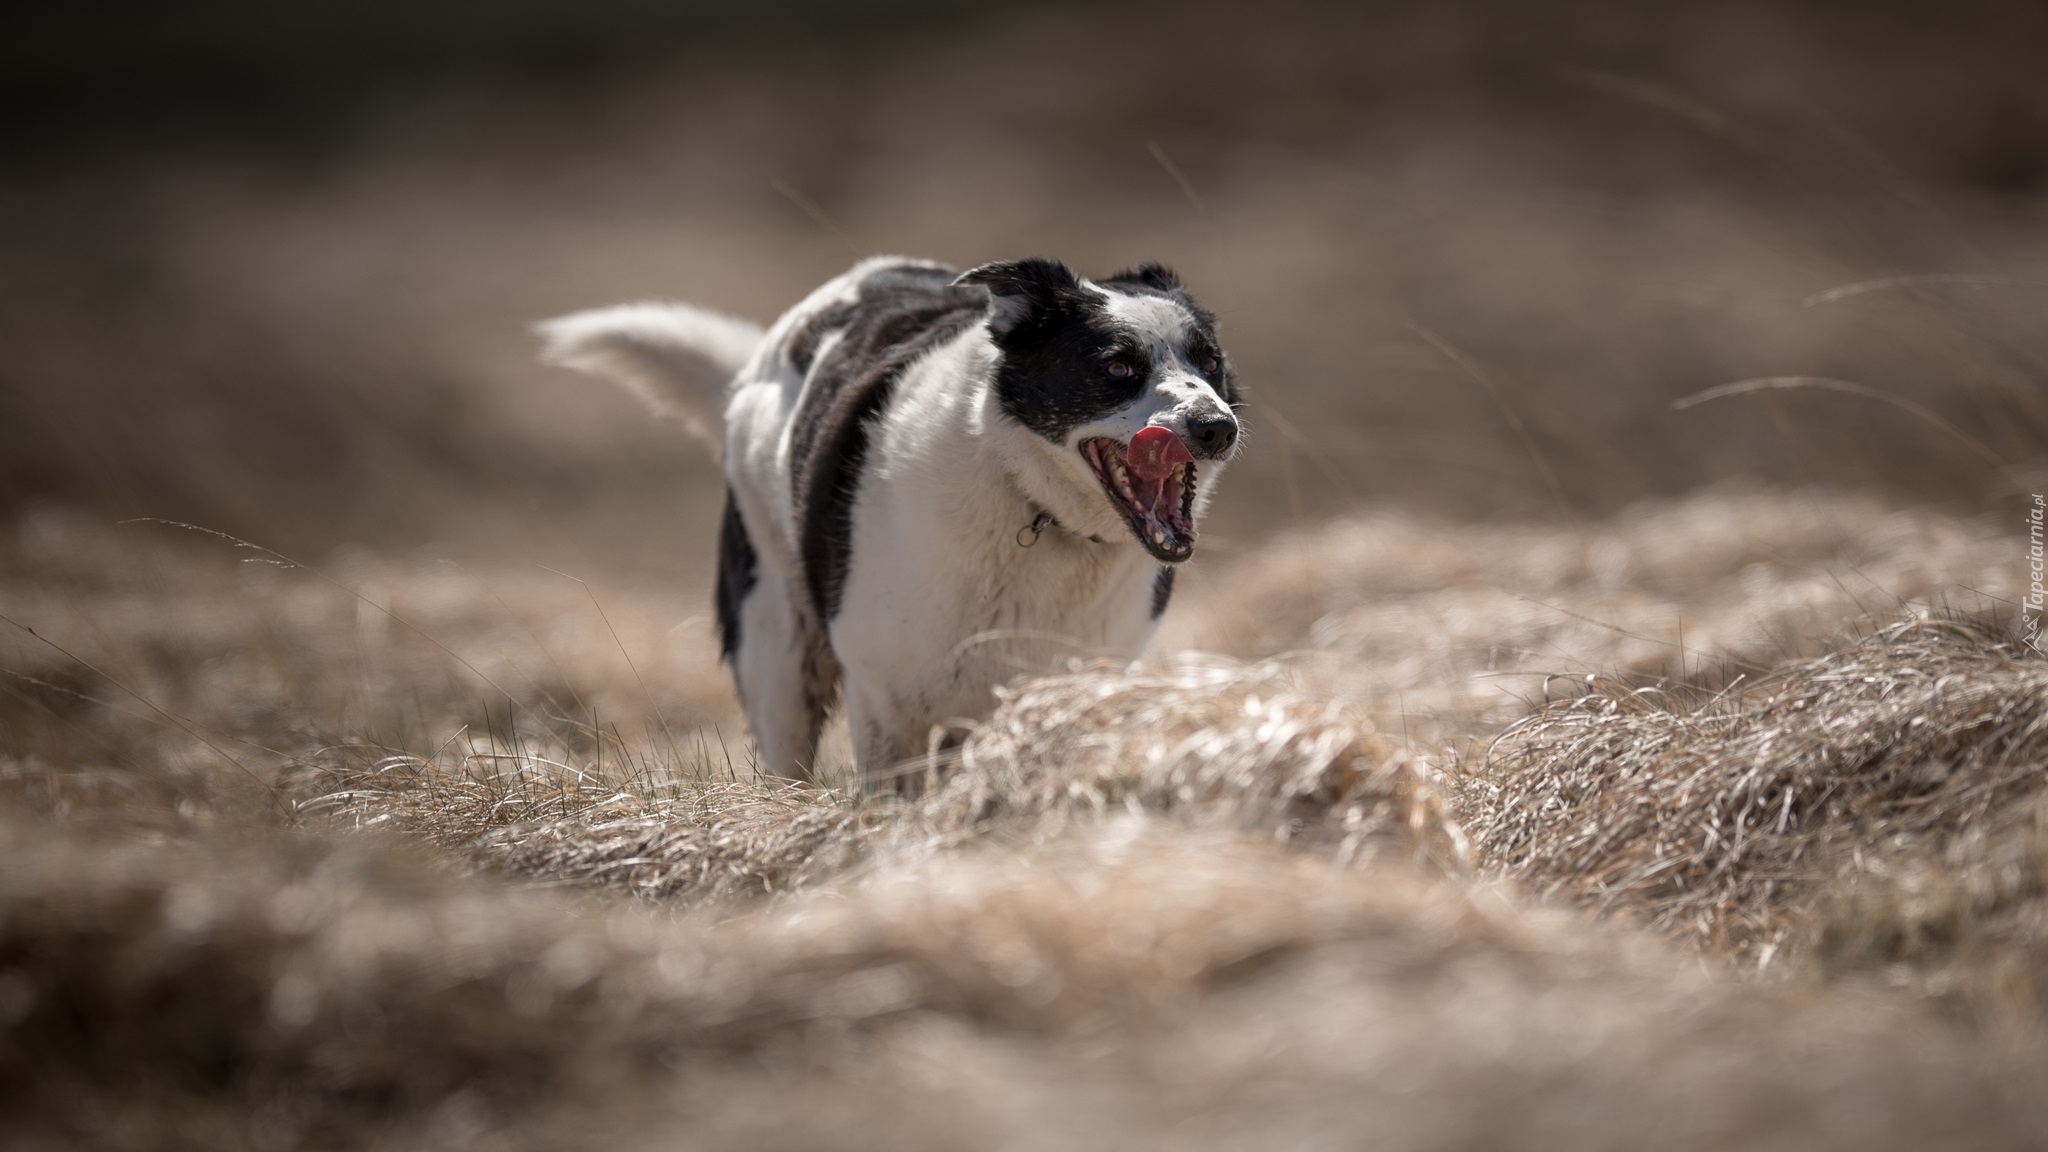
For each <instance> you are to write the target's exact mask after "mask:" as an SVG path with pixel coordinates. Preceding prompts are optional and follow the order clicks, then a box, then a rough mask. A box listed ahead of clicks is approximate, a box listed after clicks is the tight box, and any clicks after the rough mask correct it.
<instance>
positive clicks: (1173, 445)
mask: <svg viewBox="0 0 2048 1152" xmlns="http://www.w3.org/2000/svg"><path fill="white" fill-rule="evenodd" d="M959 282H960V283H962V284H979V285H983V286H985V287H986V288H987V289H988V291H989V297H990V298H989V318H988V331H989V337H990V339H991V340H992V341H993V342H994V344H995V347H996V351H997V354H998V359H997V366H996V378H995V387H996V398H997V400H998V402H999V404H1000V406H1001V409H1002V413H1003V416H1004V417H1005V418H1006V419H1003V420H1000V421H998V423H999V424H1001V425H1002V426H1001V427H999V428H991V429H987V430H985V431H986V432H987V433H988V434H989V435H990V437H991V439H992V440H993V441H994V447H995V449H996V451H997V452H999V453H1000V454H1001V455H1002V457H1003V461H1004V465H1005V467H1006V468H1007V469H1008V470H1009V471H1010V473H1011V475H1012V476H1014V477H1015V478H1016V479H1017V481H1018V483H1019V484H1021V485H1022V486H1023V487H1024V489H1025V493H1026V495H1028V496H1029V497H1030V498H1031V499H1033V500H1034V501H1036V502H1037V503H1038V504H1039V505H1040V506H1041V507H1043V508H1044V509H1045V510H1046V511H1047V512H1050V513H1051V514H1052V515H1053V516H1054V517H1055V518H1056V519H1057V520H1059V522H1060V523H1061V524H1063V525H1065V526H1066V527H1068V528H1070V529H1072V530H1073V531H1076V532H1079V533H1081V534H1082V535H1084V536H1096V537H1099V538H1101V539H1105V540H1108V539H1115V538H1117V537H1118V536H1120V535H1121V534H1122V533H1124V532H1127V531H1128V532H1130V533H1131V534H1132V535H1134V536H1136V537H1137V540H1138V543H1139V544H1140V545H1142V546H1143V547H1144V548H1145V550H1146V551H1148V552H1150V553H1151V554H1152V555H1153V557H1154V558H1156V559H1158V560H1161V561H1163V562H1166V563H1178V562H1180V561H1182V560H1186V559H1187V558H1188V557H1189V556H1191V555H1193V554H1194V550H1195V520H1196V519H1197V517H1198V516H1199V515H1200V513H1201V511H1202V509H1203V508H1204V507H1206V506H1207V504H1208V500H1209V494H1210V491H1211V486H1213V485H1214V483H1215V481H1216V478H1217V476H1219V475H1220V474H1221V473H1222V470H1223V466H1224V465H1225V464H1226V463H1228V462H1229V461H1230V459H1231V457H1232V456H1233V455H1234V454H1235V453H1236V451H1237V441H1238V423H1237V409H1238V406H1239V401H1238V393H1237V384H1236V381H1235V379H1234V378H1233V376H1232V375H1231V371H1230V361H1229V360H1228V359H1226V358H1225V357H1224V355H1223V348H1222V346H1221V345H1220V344H1218V343H1217V342H1216V317H1215V316H1213V315H1211V314H1210V313H1209V311H1208V310H1207V309H1204V308H1203V307H1202V306H1201V305H1200V304H1197V303H1196V302H1195V299H1194V297H1192V296H1190V295H1189V294H1188V291H1187V289H1185V288H1183V287H1182V286H1181V283H1180V280H1179V279H1178V278H1177V277H1175V276H1174V274H1173V273H1172V272H1170V271H1168V270H1167V269H1165V268H1162V267H1160V266H1159V265H1157V264H1141V265H1139V266H1138V267H1136V268H1133V269H1131V270H1129V271H1126V272H1119V273H1117V274H1116V275H1114V276H1110V277H1107V278H1105V279H1103V280H1099V281H1092V280H1087V279H1083V278H1082V277H1079V276H1076V275H1075V274H1074V273H1073V272H1072V271H1071V270H1069V269H1068V268H1067V266H1066V265H1064V264H1061V263H1059V262H1058V261H1055V260H1038V259H1033V260H1006V261H1003V262H1000V263H996V264H985V265H983V266H981V267H979V268H976V269H974V270H973V271H971V272H968V273H967V274H965V275H963V276H961V277H960V280H959Z"/></svg>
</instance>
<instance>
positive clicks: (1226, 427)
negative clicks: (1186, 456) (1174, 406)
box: [1188, 412, 1237, 460]
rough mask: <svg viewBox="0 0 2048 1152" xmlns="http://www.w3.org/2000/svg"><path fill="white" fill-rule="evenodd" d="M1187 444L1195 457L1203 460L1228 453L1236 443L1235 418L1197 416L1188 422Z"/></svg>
mask: <svg viewBox="0 0 2048 1152" xmlns="http://www.w3.org/2000/svg"><path fill="white" fill-rule="evenodd" d="M1188 443H1189V445H1190V446H1192V447H1193V448H1194V450H1195V455H1196V456H1198V457H1200V458H1202V459H1204V460H1214V459H1216V458H1217V457H1219V456H1222V455H1224V454H1226V453H1228V452H1229V451H1230V446H1231V445H1233V444H1235V443H1237V417H1235V416H1232V415H1230V414H1229V413H1227V412H1226V413H1223V414H1221V415H1216V416H1197V417H1195V418H1193V419H1192V420H1189V421H1188Z"/></svg>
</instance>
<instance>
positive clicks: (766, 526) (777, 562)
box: [541, 257, 1239, 786]
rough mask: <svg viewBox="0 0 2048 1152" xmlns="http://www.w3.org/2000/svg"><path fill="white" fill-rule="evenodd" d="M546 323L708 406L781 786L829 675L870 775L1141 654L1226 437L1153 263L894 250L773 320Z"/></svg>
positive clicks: (562, 340)
mask: <svg viewBox="0 0 2048 1152" xmlns="http://www.w3.org/2000/svg"><path fill="white" fill-rule="evenodd" d="M541 332H542V334H543V336H544V337H545V339H546V342H547V347H546V358H547V359H548V360H549V361H550V362H552V363H556V364H562V365H566V366H569V367H572V368H576V369H579V370H582V371H585V372H590V373H593V374H595V375H599V376H604V377H608V378H611V379H615V380H618V381H619V382H621V383H624V384H626V385H628V386H629V387H631V388H633V389H634V390H635V391H637V392H639V393H640V394H641V395H642V396H643V397H644V398H646V399H647V400H649V401H650V402H651V403H653V404H654V405H655V406H656V407H658V408H661V409H663V410H665V411H668V412H669V413H671V414H673V415H676V416H679V417H681V418H682V419H683V420H684V421H685V422H687V423H689V424H691V425H693V426H694V427H695V428H696V429H697V430H699V431H700V432H703V433H705V434H706V435H707V437H710V436H711V435H712V431H713V426H714V424H715V422H716V420H717V418H718V417H717V414H718V413H720V412H723V414H724V426H725V474H726V481H727V485H728V494H727V501H726V508H725V522H724V527H723V530H722V531H721V534H720V537H719V561H718V596H717V599H718V621H719V627H720V629H721V631H722V633H723V636H722V639H723V645H724V652H725V658H726V660H727V662H728V663H729V664H730V665H731V667H732V671H733V676H734V679H735V680H736V681H737V683H738V685H739V693H740V699H741V701H742V703H743V704H744V705H745V706H746V710H747V719H748V722H749V723H750V725H751V726H752V728H753V730H754V737H755V739H756V741H757V742H758V743H759V745H760V755H761V763H762V765H763V767H765V768H766V769H768V770H770V771H773V772H777V773H780V774H783V775H789V776H802V775H804V774H805V773H806V772H807V770H808V768H809V766H810V763H811V759H812V757H813V755H814V754H815V751H816V747H817V742H818V734H819V730H820V728H821V726H822V725H823V723H824V720H825V714H826V711H827V710H828V709H829V708H830V707H831V705H832V703H833V699H834V697H835V696H837V695H838V694H839V691H840V682H841V681H842V680H843V681H844V692H845V699H846V712H847V720H848V723H849V725H850V728H851V731H852V735H853V740H854V746H855V751H856V754H857V757H858V759H859V763H860V769H861V773H862V777H863V780H864V782H865V783H866V784H868V785H869V786H874V785H875V784H877V783H880V782H883V781H886V780H887V779H888V778H889V777H890V775H891V769H892V768H894V767H895V766H897V765H899V764H901V763H903V762H905V761H907V760H909V759H911V758H912V757H915V756H918V755H920V754H923V753H925V752H926V751H927V750H928V749H929V748H930V747H931V742H932V740H933V739H934V735H933V734H934V732H935V730H938V729H939V728H941V727H947V728H950V727H955V726H957V725H958V724H959V723H961V722H964V721H972V720H975V719H979V718H982V717H984V716H986V715H987V714H988V712H989V710H990V708H991V707H992V705H993V703H994V701H993V696H992V689H993V688H994V687H995V686H996V685H998V684H1000V683H1002V682H1003V681H1005V680H1007V679H1010V678H1011V677H1013V676H1015V675H1017V674H1018V673H1019V672H1024V671H1030V670H1043V669H1047V668H1049V667H1051V666H1052V665H1053V664H1054V663H1055V661H1056V660H1057V659H1058V658H1059V657H1061V656H1068V655H1076V654H1079V655H1088V656H1112V657H1117V658H1122V659H1130V658H1134V657H1136V656H1137V654H1138V653H1139V652H1140V651H1141V650H1142V649H1143V648H1144V646H1145V644H1146V643H1147V641H1149V640H1150V639H1151V637H1152V634H1153V632H1154V631H1155V630H1156V629H1157V627H1158V622H1159V617H1160V614H1161V613H1162V612H1164V611H1165V609H1166V603H1167V599H1168V597H1169V596H1170V595H1171V594H1172V591H1173V575H1174V567H1173V566H1174V565H1176V564H1179V563H1180V562H1181V561H1183V560H1186V559H1187V558H1188V557H1189V556H1191V555H1192V554H1193V553H1194V547H1195V522H1196V521H1197V520H1198V519H1199V518H1200V516H1201V513H1202V511H1203V509H1204V507H1205V506H1206V505H1207V503H1208V500H1209V496H1210V494H1211V492H1212V491H1213V485H1214V484H1215V482H1216V478H1217V476H1218V475H1219V474H1220V473H1221V472H1222V470H1223V466H1224V464H1225V463H1227V462H1228V461H1229V460H1230V459H1231V457H1232V455H1233V454H1234V452H1235V450H1236V445H1237V441H1238V422H1237V416H1236V410H1237V408H1238V407H1239V401H1238V392H1237V386H1236V383H1235V381H1234V380H1233V379H1232V375H1231V370H1230V363H1229V361H1228V360H1227V359H1226V358H1225V357H1224V355H1223V349H1222V347H1221V346H1220V345H1218V344H1217V342H1216V320H1215V317H1214V316H1213V315H1211V314H1210V313H1209V312H1208V311H1206V310H1205V309H1203V308H1202V306H1201V305H1199V304H1197V303H1196V302H1195V300H1194V298H1193V297H1191V296H1190V295H1189V294H1188V292H1187V290H1186V289H1185V288H1183V287H1182V286H1181V283H1180V281H1179V280H1178V279H1177V278H1176V277H1175V276H1174V274H1173V273H1172V272H1170V271H1168V270H1166V269H1165V268H1162V267H1160V266H1158V265H1156V264H1145V265H1141V266H1139V267H1137V268H1134V269H1132V270H1130V271H1127V272H1120V273H1118V274H1116V275H1114V276H1110V277H1107V278H1105V279H1102V280H1088V279H1085V278H1082V277H1080V276H1077V275H1075V274H1074V273H1073V272H1072V271H1070V270H1069V269H1068V268H1067V267H1066V266H1065V265H1064V264H1061V263H1058V262H1057V261H1053V260H1042V259H1033V260H1018V261H1004V262H1001V263H996V264H988V265H984V266H982V267H980V268H976V269H973V270H972V271H969V272H967V273H965V274H964V275H963V274H961V273H960V272H959V271H958V270H956V269H952V268H947V267H945V266H943V265H939V264H934V263H930V262H927V261H921V260H906V259H900V258H893V257H884V258H876V259H871V260H866V261H863V262H861V263H860V264H857V265H855V266H854V267H853V268H852V269H851V270H850V271H848V272H847V273H845V274H844V275H842V276H840V277H838V278H837V279H834V280H832V281H831V282H829V283H827V284H825V285H824V286H823V287H821V288H819V289H818V290H817V291H815V292H813V293H811V295H810V296H809V298H807V299H805V300H804V301H803V303H801V304H798V305H797V306H796V307H795V308H792V309H791V310H790V311H789V312H787V313H785V314H784V315H783V317H782V318H781V319H780V320H778V321H776V323H775V326H774V327H773V328H770V329H769V330H768V331H767V332H765V333H763V332H762V331H761V330H760V329H759V328H757V327H755V326H754V325H752V324H748V323H746V322H745V321H740V320H735V319H732V318H731V317H727V316H722V315H719V314H717V313H713V312H707V311H705V310H702V309H699V308H693V307H689V306H685V305H671V304H635V305H626V306H622V307H617V308H606V309H599V310H596V311H591V312H579V313H576V314H574V315H571V316H565V317H562V318H561V319H558V320H552V321H549V322H547V323H546V324H543V325H541ZM1198 469H1199V473H1198ZM1198 475H1199V483H1198Z"/></svg>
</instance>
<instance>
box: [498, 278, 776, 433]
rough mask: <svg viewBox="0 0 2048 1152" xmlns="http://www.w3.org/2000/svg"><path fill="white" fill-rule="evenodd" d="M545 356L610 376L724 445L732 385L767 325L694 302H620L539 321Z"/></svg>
mask: <svg viewBox="0 0 2048 1152" xmlns="http://www.w3.org/2000/svg"><path fill="white" fill-rule="evenodd" d="M534 330H535V331H536V332H538V333H540V337H541V340H542V342H543V343H542V347H541V359H542V360H543V361H545V362H546V363H549V364H559V365H561V366H562V367H564V368H573V369H575V370H576V371H578V372H584V373H588V374H589V375H592V376H597V377H601V378H603V379H606V380H610V381H612V382H613V383H615V384H620V385H623V386H624V387H625V388H626V389H627V390H628V391H631V392H632V393H633V394H634V395H636V396H638V397H640V399H642V400H644V401H646V402H647V405H648V406H649V407H651V408H653V409H654V410H655V411H656V412H658V413H660V414H661V415H664V416H669V417H672V418H674V419H676V420H679V421H681V422H682V424H683V426H684V427H685V428H688V429H689V430H690V431H692V432H694V433H696V434H697V435H699V436H701V437H703V438H704V439H705V440H706V441H707V442H709V443H710V444H711V446H712V447H713V448H714V449H722V448H723V447H724V444H723V440H724V435H723V431H724V429H723V424H724V417H725V394H726V386H727V385H729V384H730V383H732V378H733V377H734V376H735V375H737V374H738V373H739V370H740V369H741V368H742V367H744V366H745V365H746V363H747V360H748V359H749V358H751V357H752V356H753V354H754V349H755V348H757V347H758V346H759V345H760V343H761V336H762V332H761V327H760V325H758V324H753V323H749V322H748V321H745V320H739V319H735V318H734V317H731V316H726V315H723V314H721V313H718V312H712V311H709V310H707V309H704V308H695V307H692V306H690V305H688V304H621V305H619V306H617V307H615V308H595V309H592V310H591V311H588V312H572V313H570V314H569V315H567V316H559V317H556V318H555V319H553V320H544V321H542V322H541V323H539V324H537V325H535V326H534Z"/></svg>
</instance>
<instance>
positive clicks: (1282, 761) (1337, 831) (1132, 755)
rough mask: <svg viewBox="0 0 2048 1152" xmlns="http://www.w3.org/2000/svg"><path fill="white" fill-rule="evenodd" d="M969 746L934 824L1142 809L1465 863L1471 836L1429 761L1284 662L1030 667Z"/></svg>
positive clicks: (1350, 848) (1320, 842) (1286, 837)
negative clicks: (1448, 806)
mask: <svg viewBox="0 0 2048 1152" xmlns="http://www.w3.org/2000/svg"><path fill="white" fill-rule="evenodd" d="M1000 696H1001V699H1002V703H1001V705H1000V706H999V707H998V708H997V710H996V712H995V714H994V715H993V716H991V717H990V718H989V720H988V721H987V722H986V723H984V724H982V725H981V726H980V727H978V728H976V729H975V730H974V732H973V734H972V735H971V736H970V737H969V738H968V739H967V741H966V743H965V744H964V745H963V746H962V748H961V750H960V757H959V759H960V767H959V770H958V772H957V773H956V774H955V775H954V776H953V777H952V778H951V779H950V780H949V781H948V782H947V783H946V784H945V785H944V786H943V787H942V788H941V789H940V790H939V791H938V792H937V793H936V794H935V795H934V796H933V797H932V798H931V799H930V800H929V801H928V802H927V803H926V804H925V805H924V807H923V810H922V811H921V812H920V813H919V815H920V816H921V817H922V819H923V820H924V821H925V822H926V823H927V824H928V825H929V826H932V827H934V828H936V829H938V830H948V829H965V828H981V827H990V826H1000V825H1004V824H1008V825H1011V826H1015V825H1018V824H1026V825H1029V826H1030V827H1031V828H1032V830H1033V831H1034V833H1036V834H1040V835H1043V834H1046V833H1048V832H1054V831H1057V830H1059V829H1062V828H1064V827H1066V826H1067V825H1069V824H1071V823H1074V822H1077V821H1087V820H1095V819H1100V818H1102V817H1104V816H1106V815H1115V814H1120V813H1125V812H1134V813H1135V812H1144V813H1156V814H1164V815H1169V816H1171V817H1174V818H1177V819H1180V820H1183V821H1186V822H1189V823H1191V824H1194V825H1197V826H1202V827H1228V828H1232V829H1235V830H1237V831H1241V832H1252V833H1256V834H1259V835H1263V836H1270V837H1272V838H1273V839H1275V840H1277V841H1280V842H1285V843H1297V844H1302V845H1304V846H1308V847H1312V848H1315V849H1317V850H1324V851H1330V852H1333V853H1334V855H1335V857H1336V858H1337V859H1338V860H1340V861H1344V862H1352V861H1359V862H1363V861H1365V860H1369V859H1371V858H1372V857H1374V856H1375V855H1378V854H1380V853H1382V852H1387V853H1391V854H1392V855H1394V856H1396V857H1399V858H1406V859H1411V860H1420V861H1425V862H1428V863H1429V864H1431V865H1433V866H1436V867H1445V868H1452V869H1456V868H1458V867H1460V866H1462V863H1463V861H1464V856H1465V848H1464V840H1463V836H1462V834H1461V833H1459V832H1458V830H1457V827H1456V825H1455V824H1453V823H1452V822H1451V819H1450V816H1449V814H1448V813H1447V812H1446V810H1445V808H1444V805H1443V802H1442V800H1441V799H1440V797H1439V796H1438V793H1437V790H1436V788H1435V785H1434V781H1433V775H1432V773H1431V771H1430V769H1429V767H1428V766H1427V765H1426V764H1425V763H1423V762H1422V761H1421V760H1420V759H1418V758H1417V757H1416V756H1415V755H1414V754H1412V753H1411V752H1409V751H1407V750H1406V749H1404V748H1400V747H1398V746H1396V745H1395V744H1393V743H1391V742H1389V741H1387V740H1384V739H1382V738H1381V736H1380V735H1379V733H1378V732H1377V731H1376V730H1375V729H1374V728H1373V725H1372V722H1371V721H1370V720H1368V719H1366V718H1365V717H1364V716H1363V715H1361V714H1359V713H1358V712H1356V711H1355V710H1352V709H1348V708H1346V707H1345V706H1344V705H1342V704H1340V703H1338V702H1335V701H1332V700H1329V699H1325V698H1317V697H1315V696H1313V695H1309V694H1306V693H1304V692H1303V691H1301V690H1300V689H1299V688H1298V687H1296V686H1295V685H1293V684H1292V683H1290V682H1289V680H1288V678H1287V676H1286V674H1285V672H1284V671H1283V670H1282V669H1281V668H1280V667H1279V666H1277V665H1270V664H1269V665H1253V666H1245V665H1239V664H1235V663H1230V662H1225V661H1219V660H1214V659H1210V660H1192V659H1189V660H1183V661H1180V662H1178V663H1176V664H1175V665H1174V666H1173V667H1172V668H1170V669H1168V670H1166V671H1162V672H1153V673H1137V674H1133V673H1127V672H1125V671H1123V670H1109V669H1103V670H1097V671H1093V672H1086V673H1080V674H1076V675H1070V676H1056V677H1047V678H1043V679H1039V680H1032V681H1028V682H1025V683H1023V684H1020V685H1016V686H1014V687H1012V688H1009V689H1005V690H1003V691H1002V692H1001V693H1000Z"/></svg>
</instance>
